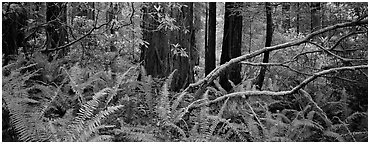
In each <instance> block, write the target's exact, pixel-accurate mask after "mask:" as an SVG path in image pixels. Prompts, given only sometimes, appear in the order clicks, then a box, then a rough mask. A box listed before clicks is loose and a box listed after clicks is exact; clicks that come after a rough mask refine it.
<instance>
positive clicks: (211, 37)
mask: <svg viewBox="0 0 370 144" xmlns="http://www.w3.org/2000/svg"><path fill="white" fill-rule="evenodd" d="M207 43H208V47H206V49H205V74H206V75H207V74H209V73H210V72H211V71H212V70H213V69H215V68H216V2H210V3H209V19H208V41H207Z"/></svg>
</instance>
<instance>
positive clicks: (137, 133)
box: [113, 125, 159, 142]
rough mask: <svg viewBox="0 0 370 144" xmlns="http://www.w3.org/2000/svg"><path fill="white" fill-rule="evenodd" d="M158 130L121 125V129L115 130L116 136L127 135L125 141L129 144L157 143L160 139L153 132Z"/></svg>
mask: <svg viewBox="0 0 370 144" xmlns="http://www.w3.org/2000/svg"><path fill="white" fill-rule="evenodd" d="M150 129H154V130H157V129H156V128H152V127H149V128H145V127H143V126H135V127H130V126H126V125H121V129H114V130H113V131H114V133H115V135H121V134H123V135H125V139H126V140H127V141H129V142H133V141H134V142H157V141H159V139H158V138H157V136H156V135H155V134H154V133H153V131H152V130H150Z"/></svg>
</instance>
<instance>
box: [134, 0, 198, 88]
mask: <svg viewBox="0 0 370 144" xmlns="http://www.w3.org/2000/svg"><path fill="white" fill-rule="evenodd" d="M185 5H186V6H185ZM143 13H144V15H143V24H142V29H143V39H144V40H145V41H147V42H148V43H149V45H147V46H142V47H141V52H142V53H141V60H142V61H143V65H144V67H145V69H146V71H147V74H148V75H152V76H153V77H166V76H168V75H169V74H170V73H171V72H172V71H174V70H175V69H177V72H176V73H175V75H174V77H173V80H172V84H171V86H170V88H171V89H172V90H175V91H177V90H180V89H181V88H184V87H186V86H187V85H189V84H190V83H191V82H193V81H194V76H193V67H194V65H193V64H194V63H192V62H191V61H190V60H191V58H190V57H191V55H192V52H191V50H193V45H194V44H193V43H192V40H191V37H192V34H191V32H192V29H193V3H191V2H188V3H170V4H169V3H150V4H148V5H147V6H145V7H143ZM172 18H174V20H175V21H172ZM169 21H171V22H173V24H174V25H173V24H171V23H168V22H169Z"/></svg>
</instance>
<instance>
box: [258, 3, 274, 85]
mask: <svg viewBox="0 0 370 144" xmlns="http://www.w3.org/2000/svg"><path fill="white" fill-rule="evenodd" d="M265 10H266V42H265V47H269V46H271V42H272V33H273V30H272V24H273V23H272V14H271V13H272V8H271V4H270V3H269V2H266V3H265ZM262 62H263V63H268V62H269V51H267V52H265V53H263V60H262ZM266 70H267V67H266V66H262V67H261V70H260V73H259V74H258V76H257V78H256V81H255V83H254V85H256V86H257V87H256V88H257V89H259V90H261V88H262V85H263V80H264V78H265V73H266Z"/></svg>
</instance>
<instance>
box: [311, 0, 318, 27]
mask: <svg viewBox="0 0 370 144" xmlns="http://www.w3.org/2000/svg"><path fill="white" fill-rule="evenodd" d="M310 10H311V32H313V31H315V30H317V29H319V28H320V14H319V11H320V3H319V2H311V3H310Z"/></svg>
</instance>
